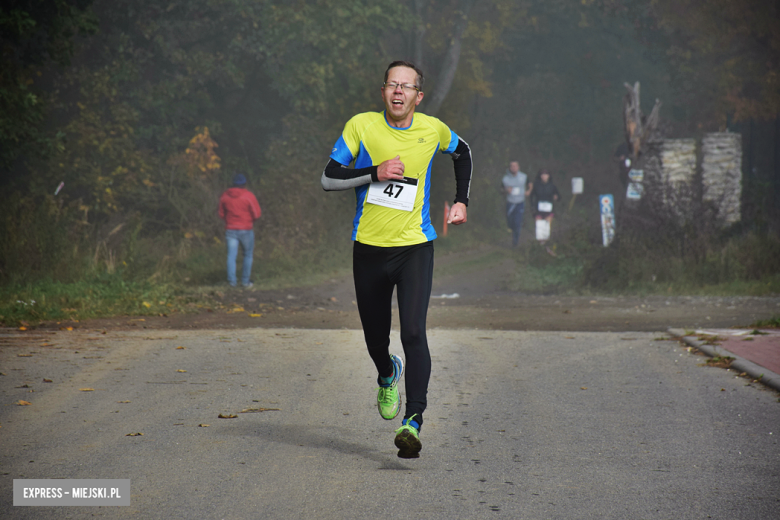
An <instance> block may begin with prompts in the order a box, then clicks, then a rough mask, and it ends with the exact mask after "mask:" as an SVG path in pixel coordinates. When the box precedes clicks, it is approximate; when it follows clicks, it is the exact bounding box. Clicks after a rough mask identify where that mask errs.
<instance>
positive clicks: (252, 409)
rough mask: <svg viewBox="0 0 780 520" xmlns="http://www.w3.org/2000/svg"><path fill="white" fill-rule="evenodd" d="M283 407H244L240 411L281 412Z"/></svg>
mask: <svg viewBox="0 0 780 520" xmlns="http://www.w3.org/2000/svg"><path fill="white" fill-rule="evenodd" d="M281 411H282V410H281V408H244V409H243V410H241V411H240V412H238V413H258V412H281Z"/></svg>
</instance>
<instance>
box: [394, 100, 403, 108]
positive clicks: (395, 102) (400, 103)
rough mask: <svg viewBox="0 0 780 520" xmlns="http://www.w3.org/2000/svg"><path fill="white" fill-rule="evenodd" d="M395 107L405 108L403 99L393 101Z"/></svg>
mask: <svg viewBox="0 0 780 520" xmlns="http://www.w3.org/2000/svg"><path fill="white" fill-rule="evenodd" d="M393 106H396V107H402V106H404V102H403V100H401V99H394V100H393Z"/></svg>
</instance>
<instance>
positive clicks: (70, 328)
mask: <svg viewBox="0 0 780 520" xmlns="http://www.w3.org/2000/svg"><path fill="white" fill-rule="evenodd" d="M65 330H67V331H71V332H72V331H73V327H65Z"/></svg>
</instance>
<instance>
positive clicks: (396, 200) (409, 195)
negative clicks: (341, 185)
mask: <svg viewBox="0 0 780 520" xmlns="http://www.w3.org/2000/svg"><path fill="white" fill-rule="evenodd" d="M416 199H417V179H415V178H413V177H404V178H403V180H400V181H384V182H372V183H371V186H370V187H369V188H368V195H367V196H366V202H368V203H370V204H376V205H377V206H384V207H386V208H394V209H399V210H401V211H412V210H413V209H414V201H415V200H416Z"/></svg>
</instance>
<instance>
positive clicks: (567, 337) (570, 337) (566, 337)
mask: <svg viewBox="0 0 780 520" xmlns="http://www.w3.org/2000/svg"><path fill="white" fill-rule="evenodd" d="M564 338H565V339H574V336H564Z"/></svg>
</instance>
